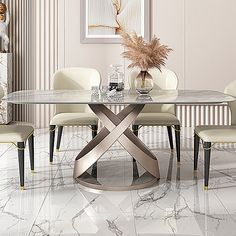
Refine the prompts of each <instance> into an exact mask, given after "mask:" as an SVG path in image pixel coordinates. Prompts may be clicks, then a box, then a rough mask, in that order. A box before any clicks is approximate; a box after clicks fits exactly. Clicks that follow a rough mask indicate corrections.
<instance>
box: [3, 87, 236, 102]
mask: <svg viewBox="0 0 236 236" xmlns="http://www.w3.org/2000/svg"><path fill="white" fill-rule="evenodd" d="M234 100H235V99H234V98H233V97H231V96H229V95H226V94H223V93H221V92H217V91H211V90H153V91H151V92H150V94H148V95H139V94H138V93H137V92H136V91H129V90H126V91H123V92H119V93H117V94H116V95H115V96H112V97H109V96H101V95H100V94H99V95H98V96H94V95H93V94H92V91H86V90H74V91H73V93H72V92H71V90H70V91H69V90H54V91H53V90H48V91H42V90H26V91H18V92H14V93H11V94H9V95H8V96H7V97H6V98H5V101H6V102H9V103H15V104H214V103H223V102H230V101H234Z"/></svg>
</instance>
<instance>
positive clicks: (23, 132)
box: [0, 86, 34, 190]
mask: <svg viewBox="0 0 236 236" xmlns="http://www.w3.org/2000/svg"><path fill="white" fill-rule="evenodd" d="M3 96H4V92H3V88H2V87H1V86H0V103H1V99H2V98H3ZM33 134H34V128H33V127H32V126H29V125H11V124H9V125H0V144H1V143H9V144H14V145H15V146H16V148H17V149H18V162H19V172H20V187H21V189H22V190H23V189H24V168H25V162H24V158H25V155H24V150H25V144H26V141H27V140H28V142H29V154H30V168H31V171H32V172H34V135H33Z"/></svg>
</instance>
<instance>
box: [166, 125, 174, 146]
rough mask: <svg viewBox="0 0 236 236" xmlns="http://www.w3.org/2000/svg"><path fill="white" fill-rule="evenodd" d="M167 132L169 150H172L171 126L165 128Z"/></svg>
mask: <svg viewBox="0 0 236 236" xmlns="http://www.w3.org/2000/svg"><path fill="white" fill-rule="evenodd" d="M167 132H168V137H169V142H170V149H171V150H173V149H174V146H173V137H172V129H171V126H167Z"/></svg>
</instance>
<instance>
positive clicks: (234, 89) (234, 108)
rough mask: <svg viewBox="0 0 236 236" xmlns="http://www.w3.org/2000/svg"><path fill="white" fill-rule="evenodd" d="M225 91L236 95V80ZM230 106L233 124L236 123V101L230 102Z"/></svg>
mask: <svg viewBox="0 0 236 236" xmlns="http://www.w3.org/2000/svg"><path fill="white" fill-rule="evenodd" d="M224 92H225V93H226V94H228V95H231V96H233V97H236V80H234V81H233V82H231V83H230V84H229V85H227V86H226V88H225V91H224ZM229 107H230V110H231V124H232V125H236V101H234V102H229Z"/></svg>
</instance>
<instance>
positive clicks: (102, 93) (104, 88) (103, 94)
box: [100, 85, 108, 96]
mask: <svg viewBox="0 0 236 236" xmlns="http://www.w3.org/2000/svg"><path fill="white" fill-rule="evenodd" d="M107 92H108V87H107V86H106V85H102V86H101V88H100V93H101V95H102V96H107Z"/></svg>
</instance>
